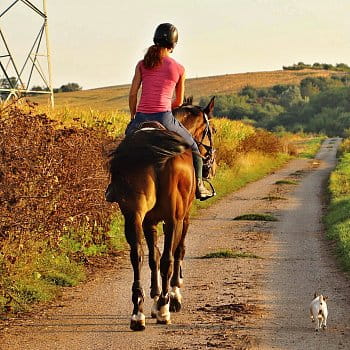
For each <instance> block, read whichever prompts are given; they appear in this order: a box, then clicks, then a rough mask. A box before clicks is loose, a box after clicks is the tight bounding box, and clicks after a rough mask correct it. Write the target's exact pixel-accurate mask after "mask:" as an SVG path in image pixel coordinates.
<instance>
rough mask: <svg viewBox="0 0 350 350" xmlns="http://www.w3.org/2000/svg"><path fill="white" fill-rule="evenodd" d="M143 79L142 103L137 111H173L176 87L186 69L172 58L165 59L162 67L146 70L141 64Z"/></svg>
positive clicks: (141, 63) (140, 63) (141, 62)
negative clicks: (172, 104)
mask: <svg viewBox="0 0 350 350" xmlns="http://www.w3.org/2000/svg"><path fill="white" fill-rule="evenodd" d="M138 65H139V67H140V71H141V78H142V92H141V99H140V103H139V104H138V106H137V109H136V111H137V112H141V113H158V112H167V111H171V102H172V98H173V94H174V90H175V86H176V84H177V82H178V81H179V79H180V77H181V76H182V75H183V74H184V71H185V70H184V67H183V66H182V65H181V64H179V63H177V62H176V61H175V60H174V59H173V58H171V57H167V56H166V57H164V58H163V62H162V64H161V65H160V66H158V67H155V68H152V69H146V68H145V67H144V65H143V61H140V62H139V64H138Z"/></svg>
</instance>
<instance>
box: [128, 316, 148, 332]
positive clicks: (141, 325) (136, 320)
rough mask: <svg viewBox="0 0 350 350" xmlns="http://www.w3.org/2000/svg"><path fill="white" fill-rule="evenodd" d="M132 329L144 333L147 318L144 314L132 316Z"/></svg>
mask: <svg viewBox="0 0 350 350" xmlns="http://www.w3.org/2000/svg"><path fill="white" fill-rule="evenodd" d="M130 328H131V329H132V330H133V331H143V330H144V329H145V328H146V318H145V315H144V314H143V313H142V312H138V313H137V315H132V317H131V320H130Z"/></svg>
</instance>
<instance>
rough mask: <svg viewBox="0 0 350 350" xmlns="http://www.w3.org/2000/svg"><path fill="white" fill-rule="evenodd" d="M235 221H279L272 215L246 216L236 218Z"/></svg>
mask: <svg viewBox="0 0 350 350" xmlns="http://www.w3.org/2000/svg"><path fill="white" fill-rule="evenodd" d="M233 220H248V221H278V220H277V218H275V217H274V216H272V215H270V214H244V215H240V216H236V217H235V218H234V219H233Z"/></svg>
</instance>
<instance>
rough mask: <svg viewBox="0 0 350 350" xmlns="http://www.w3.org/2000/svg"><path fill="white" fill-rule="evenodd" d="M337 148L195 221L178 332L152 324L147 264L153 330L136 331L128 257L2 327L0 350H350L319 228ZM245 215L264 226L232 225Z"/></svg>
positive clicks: (337, 285)
mask: <svg viewBox="0 0 350 350" xmlns="http://www.w3.org/2000/svg"><path fill="white" fill-rule="evenodd" d="M338 143H339V140H327V141H326V142H325V143H324V145H323V146H322V149H321V151H320V152H319V154H318V156H317V160H315V161H310V160H305V159H304V160H300V159H299V160H293V161H292V162H290V163H289V164H288V165H286V166H285V167H284V168H283V169H281V170H279V171H276V172H275V173H274V174H272V175H270V176H268V177H265V178H264V179H262V180H259V181H257V182H254V183H252V184H249V185H248V186H246V187H245V188H243V189H241V190H239V191H237V192H235V193H233V194H232V195H230V196H228V197H226V198H225V199H224V200H221V201H220V202H218V203H216V204H215V205H213V206H212V207H211V208H209V209H206V210H204V211H202V212H201V213H200V215H199V216H198V217H197V218H195V219H192V220H191V226H190V230H189V234H188V237H187V242H186V243H187V251H186V259H185V263H184V288H183V298H184V304H183V309H182V310H181V312H180V313H175V314H172V324H171V325H167V326H161V325H156V323H155V321H154V320H153V319H151V318H150V309H151V300H150V298H148V295H149V290H148V287H149V285H150V282H149V271H148V266H147V262H145V266H144V268H143V275H144V281H143V284H144V287H145V292H146V293H145V294H146V296H147V297H146V305H145V310H146V311H147V319H146V330H145V331H143V332H132V331H131V330H130V329H129V321H130V314H131V310H132V304H131V300H130V297H131V281H132V270H131V267H130V263H129V261H128V259H127V257H126V258H125V259H121V261H120V263H119V264H118V266H117V267H115V268H110V269H105V270H103V271H101V273H99V274H98V275H97V276H95V277H94V278H93V279H92V280H90V281H89V282H88V283H87V284H85V285H83V286H79V287H76V288H70V289H67V290H66V291H65V292H64V293H63V296H62V298H60V300H58V301H57V302H55V303H54V304H53V305H52V306H51V307H50V308H48V309H46V310H44V311H41V312H37V313H35V314H34V315H33V314H31V315H29V316H28V317H26V318H23V319H17V320H12V321H10V322H9V323H8V324H6V323H2V324H0V326H1V327H2V329H1V333H2V334H1V336H2V339H1V340H0V349H13V350H15V349H21V350H24V349H28V350H31V349H35V350H40V349H45V350H47V349H69V350H75V349H91V350H92V349H94V350H95V349H97V350H105V349H207V348H218V349H264V350H265V349H349V348H350V314H349V312H348V310H349V309H350V302H349V300H350V299H349V285H350V282H349V280H347V279H346V277H345V276H344V275H343V274H342V272H340V270H338V269H337V265H336V262H335V259H334V258H333V257H332V255H331V251H332V250H333V247H331V245H330V243H329V242H327V241H326V240H325V239H324V233H323V232H322V225H321V215H322V208H323V206H322V195H321V194H322V188H324V186H325V185H326V182H325V181H326V179H327V176H328V175H329V172H330V171H331V170H332V168H333V167H334V165H335V154H336V148H337V145H338ZM281 180H283V181H281ZM276 182H278V183H279V184H276ZM246 214H259V215H256V216H255V219H259V220H255V221H252V220H233V219H234V218H236V217H238V216H240V215H246ZM262 214H263V215H262ZM273 219H277V221H267V220H273ZM264 220H266V221H264ZM315 290H319V291H321V292H323V293H325V294H326V295H328V296H329V302H328V306H329V319H328V329H327V330H326V331H322V332H319V333H318V334H316V333H315V332H314V330H313V324H312V323H311V321H310V319H309V317H308V305H309V303H310V301H311V297H312V295H313V292H314V291H315Z"/></svg>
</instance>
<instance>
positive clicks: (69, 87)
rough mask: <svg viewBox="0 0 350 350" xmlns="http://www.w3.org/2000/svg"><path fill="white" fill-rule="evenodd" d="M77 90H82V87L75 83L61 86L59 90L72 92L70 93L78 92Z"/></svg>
mask: <svg viewBox="0 0 350 350" xmlns="http://www.w3.org/2000/svg"><path fill="white" fill-rule="evenodd" d="M79 90H82V87H81V86H79V84H77V83H68V84H65V85H62V86H61V87H60V88H59V91H60V92H72V91H79Z"/></svg>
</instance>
